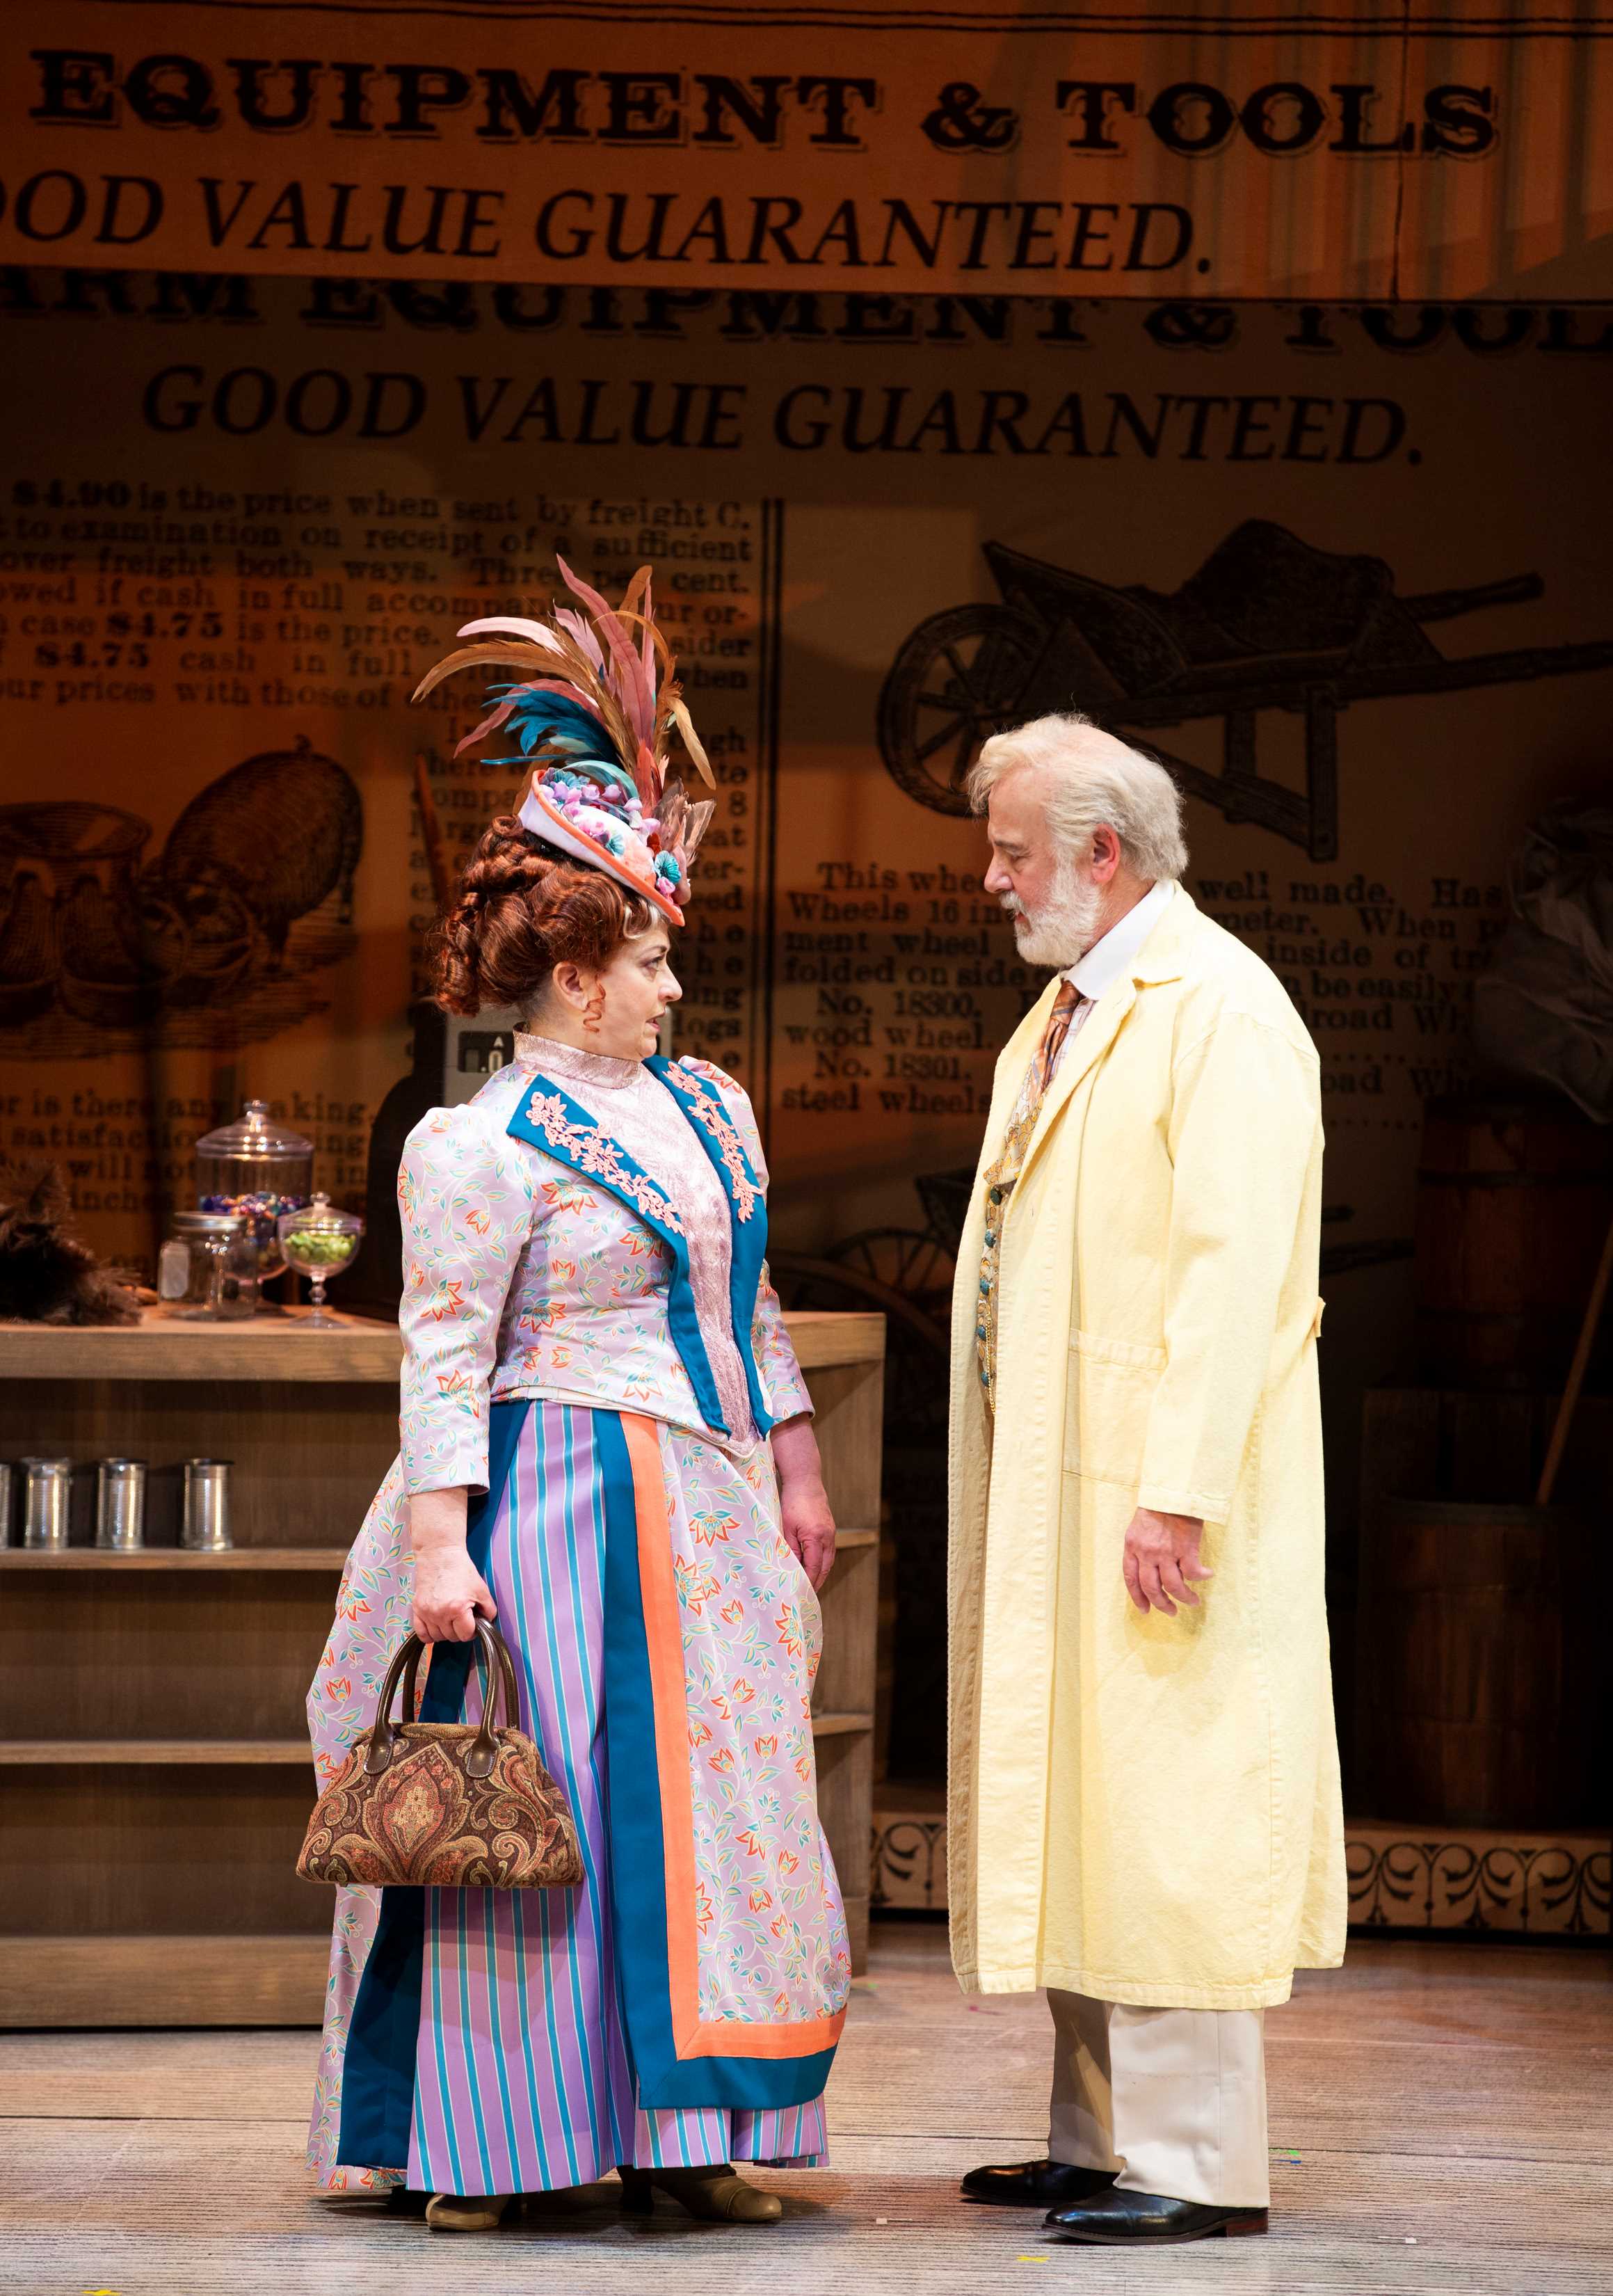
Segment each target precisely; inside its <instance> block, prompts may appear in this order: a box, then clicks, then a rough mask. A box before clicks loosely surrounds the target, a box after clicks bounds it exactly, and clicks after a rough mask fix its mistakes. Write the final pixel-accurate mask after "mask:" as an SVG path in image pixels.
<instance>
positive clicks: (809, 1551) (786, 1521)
mask: <svg viewBox="0 0 1613 2296" xmlns="http://www.w3.org/2000/svg"><path fill="white" fill-rule="evenodd" d="M773 1464H774V1467H775V1468H776V1469H777V1470H778V1478H779V1514H780V1520H781V1522H782V1529H783V1532H784V1543H785V1545H786V1546H788V1547H789V1548H790V1552H791V1553H792V1554H794V1555H795V1556H796V1558H797V1560H798V1562H799V1563H800V1566H801V1568H802V1570H804V1571H805V1572H806V1576H807V1577H808V1579H811V1581H812V1586H813V1591H814V1593H817V1592H819V1591H820V1590H821V1589H822V1587H823V1581H824V1579H827V1578H828V1576H829V1574H830V1572H831V1570H832V1569H833V1568H834V1513H833V1510H832V1509H831V1506H830V1504H829V1494H828V1492H827V1491H826V1490H825V1489H824V1488H823V1466H822V1463H821V1461H820V1460H819V1457H818V1439H817V1437H816V1436H815V1434H814V1433H813V1431H812V1421H811V1419H810V1418H809V1417H808V1416H806V1415H805V1414H803V1415H802V1416H801V1417H800V1418H798V1419H787V1420H785V1422H784V1423H783V1424H782V1426H779V1427H775V1428H774V1431H773Z"/></svg>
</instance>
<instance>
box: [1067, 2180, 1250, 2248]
mask: <svg viewBox="0 0 1613 2296" xmlns="http://www.w3.org/2000/svg"><path fill="white" fill-rule="evenodd" d="M1046 2229H1047V2230H1048V2231H1049V2232H1050V2233H1052V2235H1053V2236H1054V2238H1055V2239H1057V2240H1079V2241H1085V2242H1087V2243H1090V2244H1091V2245H1092V2246H1093V2247H1097V2248H1168V2247H1170V2246H1171V2245H1172V2244H1173V2243H1175V2242H1178V2241H1183V2240H1209V2239H1213V2238H1215V2237H1216V2235H1220V2234H1223V2233H1241V2232H1265V2229H1266V2212H1265V2210H1264V2209H1225V2208H1220V2207H1215V2208H1211V2207H1208V2206H1207V2205H1206V2204H1205V2203H1204V2202H1201V2201H1173V2200H1168V2199H1167V2198H1166V2197H1165V2196H1164V2195H1163V2194H1159V2193H1128V2192H1124V2191H1122V2190H1121V2189H1120V2187H1119V2186H1118V2185H1116V2186H1113V2187H1111V2189H1110V2190H1109V2192H1107V2193H1100V2194H1096V2195H1095V2196H1094V2197H1093V2199H1092V2200H1090V2201H1078V2202H1074V2203H1072V2204H1069V2205H1067V2206H1065V2207H1063V2208H1057V2209H1053V2210H1050V2211H1049V2214H1048V2217H1047V2220H1046Z"/></svg>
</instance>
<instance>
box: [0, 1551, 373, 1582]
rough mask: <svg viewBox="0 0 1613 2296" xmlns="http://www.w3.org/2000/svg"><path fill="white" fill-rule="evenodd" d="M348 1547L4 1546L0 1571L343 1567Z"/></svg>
mask: <svg viewBox="0 0 1613 2296" xmlns="http://www.w3.org/2000/svg"><path fill="white" fill-rule="evenodd" d="M347 1559H348V1549H347V1548H346V1547H345V1546H226V1547H225V1549H224V1550H223V1552H222V1553H218V1554H193V1553H192V1551H191V1549H190V1548H189V1547H185V1546H141V1547H137V1548H136V1549H135V1552H134V1554H114V1553H111V1552H110V1551H109V1550H108V1549H107V1548H105V1547H103V1546H63V1547H56V1548H48V1547H46V1548H38V1547H27V1546H5V1547H0V1570H106V1571H110V1572H111V1574H112V1575H113V1576H114V1577H116V1576H117V1575H118V1573H119V1572H120V1571H126V1570H340V1569H341V1566H342V1564H343V1563H344V1562H346V1561H347Z"/></svg>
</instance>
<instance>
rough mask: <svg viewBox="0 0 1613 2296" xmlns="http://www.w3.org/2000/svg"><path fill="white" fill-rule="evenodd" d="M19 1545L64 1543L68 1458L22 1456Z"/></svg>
mask: <svg viewBox="0 0 1613 2296" xmlns="http://www.w3.org/2000/svg"><path fill="white" fill-rule="evenodd" d="M19 1464H20V1466H21V1469H22V1544H23V1545H24V1546H33V1547H48V1548H51V1549H59V1548H61V1547H63V1546H66V1545H67V1529H68V1501H69V1498H70V1495H71V1491H72V1483H73V1463H72V1461H71V1460H70V1459H23V1460H21V1461H20V1462H19Z"/></svg>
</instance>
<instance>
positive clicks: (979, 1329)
mask: <svg viewBox="0 0 1613 2296" xmlns="http://www.w3.org/2000/svg"><path fill="white" fill-rule="evenodd" d="M975 1337H976V1339H977V1340H983V1339H984V1338H985V1337H986V1326H985V1324H976V1325H975Z"/></svg>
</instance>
